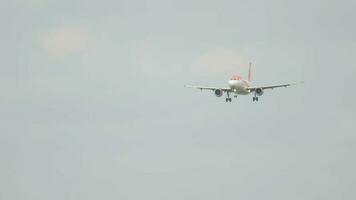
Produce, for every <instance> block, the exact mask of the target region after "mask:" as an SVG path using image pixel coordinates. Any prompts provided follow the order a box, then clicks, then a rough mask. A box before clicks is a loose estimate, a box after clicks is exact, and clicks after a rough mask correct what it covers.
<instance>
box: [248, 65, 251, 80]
mask: <svg viewBox="0 0 356 200" xmlns="http://www.w3.org/2000/svg"><path fill="white" fill-rule="evenodd" d="M248 81H249V82H251V81H252V63H249V65H248Z"/></svg>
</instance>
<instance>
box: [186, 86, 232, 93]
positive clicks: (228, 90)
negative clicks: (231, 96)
mask: <svg viewBox="0 0 356 200" xmlns="http://www.w3.org/2000/svg"><path fill="white" fill-rule="evenodd" d="M184 87H187V88H196V89H199V90H212V91H215V90H222V91H224V92H230V91H231V89H230V88H219V87H205V86H196V85H185V86H184Z"/></svg>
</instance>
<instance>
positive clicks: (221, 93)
mask: <svg viewBox="0 0 356 200" xmlns="http://www.w3.org/2000/svg"><path fill="white" fill-rule="evenodd" d="M214 94H215V96H217V97H221V96H222V95H223V94H224V92H223V91H222V90H220V89H217V90H214Z"/></svg>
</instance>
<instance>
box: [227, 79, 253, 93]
mask: <svg viewBox="0 0 356 200" xmlns="http://www.w3.org/2000/svg"><path fill="white" fill-rule="evenodd" d="M229 87H230V88H231V90H232V91H233V92H234V93H236V94H239V95H246V94H250V91H249V90H248V89H247V88H248V87H249V82H248V81H246V80H242V79H236V78H235V79H230V80H229Z"/></svg>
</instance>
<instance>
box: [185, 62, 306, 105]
mask: <svg viewBox="0 0 356 200" xmlns="http://www.w3.org/2000/svg"><path fill="white" fill-rule="evenodd" d="M251 68H252V64H251V63H250V64H249V68H248V78H247V80H245V79H243V78H241V76H239V75H234V76H233V77H232V78H231V79H230V80H229V82H228V86H229V87H204V86H194V85H186V86H185V87H189V88H196V89H200V90H210V91H213V92H214V94H215V96H217V97H221V96H223V95H224V93H225V94H226V95H227V97H226V99H225V101H226V102H231V101H232V99H231V97H230V95H233V96H234V97H235V98H236V97H237V95H248V94H253V95H254V96H253V98H252V100H253V101H258V98H259V97H260V96H262V95H263V93H264V90H266V89H274V88H280V87H288V86H291V85H293V84H297V83H285V84H277V85H265V86H258V87H255V86H251V80H252V79H251V78H252V71H251V70H252V69H251ZM299 83H303V82H299Z"/></svg>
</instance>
